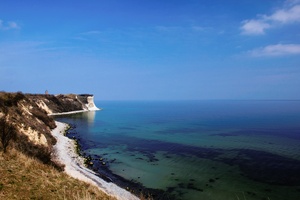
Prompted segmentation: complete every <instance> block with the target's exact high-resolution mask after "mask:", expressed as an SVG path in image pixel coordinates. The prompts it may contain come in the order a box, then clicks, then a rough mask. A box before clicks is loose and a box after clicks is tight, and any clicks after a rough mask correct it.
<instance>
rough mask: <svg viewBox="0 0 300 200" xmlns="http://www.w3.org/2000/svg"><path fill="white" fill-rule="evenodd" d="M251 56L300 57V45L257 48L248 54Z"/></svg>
mask: <svg viewBox="0 0 300 200" xmlns="http://www.w3.org/2000/svg"><path fill="white" fill-rule="evenodd" d="M249 53H250V55H251V56H255V57H262V56H286V55H300V44H276V45H269V46H266V47H263V48H258V49H255V50H252V51H250V52H249Z"/></svg>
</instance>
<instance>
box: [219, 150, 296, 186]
mask: <svg viewBox="0 0 300 200" xmlns="http://www.w3.org/2000/svg"><path fill="white" fill-rule="evenodd" d="M233 151H237V152H238V155H237V156H236V157H235V158H233V159H227V158H222V159H220V158H218V159H217V160H218V161H221V162H224V163H227V164H230V165H238V166H239V168H240V170H241V171H242V172H243V175H244V176H247V177H248V178H250V179H253V180H256V181H259V182H264V183H269V184H275V185H287V186H296V185H300V173H299V172H300V161H299V160H295V159H291V158H287V157H283V156H280V155H276V154H272V153H268V152H264V151H256V150H250V149H235V150H233Z"/></svg>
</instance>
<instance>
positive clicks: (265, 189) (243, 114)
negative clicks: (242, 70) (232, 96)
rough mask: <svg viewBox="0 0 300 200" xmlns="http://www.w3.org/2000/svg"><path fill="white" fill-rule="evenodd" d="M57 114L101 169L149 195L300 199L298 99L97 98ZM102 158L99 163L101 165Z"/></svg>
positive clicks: (117, 181)
mask: <svg viewBox="0 0 300 200" xmlns="http://www.w3.org/2000/svg"><path fill="white" fill-rule="evenodd" d="M96 105H97V106H98V107H101V108H103V110H101V111H97V112H89V113H82V114H76V115H69V116H65V117H62V118H61V117H60V118H58V120H59V121H64V122H67V123H70V124H71V125H73V126H74V127H76V128H75V129H74V130H72V131H71V133H70V134H69V137H76V138H77V139H79V143H80V145H81V148H82V154H84V155H85V156H88V155H90V156H91V157H92V158H93V159H94V160H93V166H90V167H91V168H92V169H94V170H95V171H98V172H99V173H100V174H102V175H104V176H107V177H110V179H112V180H113V181H114V182H116V183H117V184H119V185H121V186H122V187H124V188H127V187H128V189H129V190H134V192H135V193H137V194H139V193H142V192H143V193H147V194H148V193H151V194H152V196H153V197H154V199H205V200H207V199H208V200H209V199H212V200H217V199H220V200H221V199H222V200H226V199H247V200H251V199H268V198H269V199H270V200H275V199H278V200H283V199H297V198H298V197H300V101H229V100H228V101H153V102H151V101H149V102H147V101H144V102H143V101H98V102H96ZM102 162H105V165H103V163H102Z"/></svg>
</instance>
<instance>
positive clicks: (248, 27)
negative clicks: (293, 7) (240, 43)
mask: <svg viewBox="0 0 300 200" xmlns="http://www.w3.org/2000/svg"><path fill="white" fill-rule="evenodd" d="M267 28H270V25H269V24H268V23H266V22H264V21H262V20H253V19H251V20H245V21H243V26H242V27H241V29H242V33H243V34H245V35H261V34H264V33H265V30H266V29H267Z"/></svg>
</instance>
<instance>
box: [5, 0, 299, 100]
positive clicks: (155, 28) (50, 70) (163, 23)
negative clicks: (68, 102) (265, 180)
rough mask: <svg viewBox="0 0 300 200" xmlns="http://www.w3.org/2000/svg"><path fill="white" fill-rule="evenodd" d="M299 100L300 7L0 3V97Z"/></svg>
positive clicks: (202, 1)
mask: <svg viewBox="0 0 300 200" xmlns="http://www.w3.org/2000/svg"><path fill="white" fill-rule="evenodd" d="M45 90H48V91H49V93H51V94H60V93H62V94H64V93H78V94H80V93H92V94H94V95H95V99H96V100H202V99H205V100H206V99H242V100H244V99H274V100H275V99H300V0H263V1H262V0H226V1H224V0H89V1H84V0H51V1H50V0H43V1H39V0H26V1H23V0H0V91H7V92H17V91H22V92H24V93H44V92H45Z"/></svg>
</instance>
